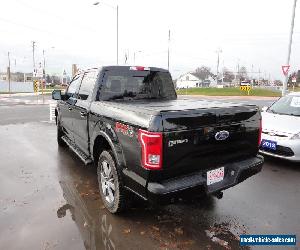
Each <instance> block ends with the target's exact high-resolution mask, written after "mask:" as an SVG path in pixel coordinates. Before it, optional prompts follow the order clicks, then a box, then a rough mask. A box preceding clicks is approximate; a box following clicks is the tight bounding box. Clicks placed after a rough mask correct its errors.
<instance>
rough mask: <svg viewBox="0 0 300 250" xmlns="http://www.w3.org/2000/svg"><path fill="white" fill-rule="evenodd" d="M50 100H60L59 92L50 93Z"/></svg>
mask: <svg viewBox="0 0 300 250" xmlns="http://www.w3.org/2000/svg"><path fill="white" fill-rule="evenodd" d="M52 99H53V100H61V99H62V98H61V90H53V92H52Z"/></svg>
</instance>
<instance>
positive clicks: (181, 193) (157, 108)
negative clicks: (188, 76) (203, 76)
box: [52, 66, 263, 213]
mask: <svg viewBox="0 0 300 250" xmlns="http://www.w3.org/2000/svg"><path fill="white" fill-rule="evenodd" d="M52 98H53V99H55V100H58V103H57V109H56V111H55V115H56V124H57V141H58V144H59V145H60V146H65V145H68V146H69V147H70V148H71V149H73V150H74V152H75V153H76V154H77V155H78V156H79V157H80V158H81V159H82V160H83V161H84V163H85V164H89V163H93V162H94V163H95V165H96V166H97V174H98V181H99V189H100V194H101V196H102V199H103V202H104V204H105V206H106V208H107V209H108V210H109V211H110V212H112V213H117V212H120V211H122V210H123V209H124V208H125V207H126V206H127V205H128V201H129V196H130V195H132V194H135V195H137V196H139V197H141V198H142V199H144V200H147V201H151V202H161V201H164V202H165V201H169V200H170V199H172V200H173V199H176V198H178V197H185V196H191V195H192V196H194V195H195V196H196V195H198V194H201V193H202V194H203V193H206V194H214V195H216V196H217V197H219V198H220V197H221V196H222V190H224V189H227V188H229V187H232V186H234V185H236V184H238V183H240V182H242V181H244V180H245V179H247V178H248V177H250V176H252V175H254V174H256V173H258V172H259V171H261V168H262V164H263V157H262V156H259V155H257V154H258V146H259V143H260V136H261V115H260V112H259V109H258V107H257V106H255V105H245V104H243V105H242V104H235V103H224V102H218V101H208V100H193V99H177V95H176V92H175V88H174V84H173V81H172V78H171V75H170V73H169V72H168V71H167V70H164V69H160V68H154V67H151V68H146V67H139V66H132V67H130V66H107V67H102V68H95V69H90V70H87V71H85V72H82V73H80V74H78V75H76V76H75V77H74V78H73V80H72V81H71V83H70V85H69V87H68V88H67V90H66V92H65V93H64V94H62V92H61V91H59V90H55V91H53V93H52Z"/></svg>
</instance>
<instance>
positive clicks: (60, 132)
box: [57, 121, 67, 147]
mask: <svg viewBox="0 0 300 250" xmlns="http://www.w3.org/2000/svg"><path fill="white" fill-rule="evenodd" d="M63 136H64V132H63V130H62V127H61V126H60V123H59V121H58V122H57V144H58V145H59V146H60V147H65V146H66V145H67V144H66V143H65V141H64V140H63V139H62V137H63Z"/></svg>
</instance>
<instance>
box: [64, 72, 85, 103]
mask: <svg viewBox="0 0 300 250" xmlns="http://www.w3.org/2000/svg"><path fill="white" fill-rule="evenodd" d="M81 79H82V76H81V75H78V76H75V77H74V79H73V80H72V82H71V83H70V85H69V87H68V90H67V92H66V95H67V96H68V98H70V97H74V96H75V94H76V92H77V90H78V88H79V85H80V83H81Z"/></svg>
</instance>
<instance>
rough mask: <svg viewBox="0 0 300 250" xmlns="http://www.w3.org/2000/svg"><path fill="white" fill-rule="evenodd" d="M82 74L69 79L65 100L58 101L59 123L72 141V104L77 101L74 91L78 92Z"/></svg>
mask: <svg viewBox="0 0 300 250" xmlns="http://www.w3.org/2000/svg"><path fill="white" fill-rule="evenodd" d="M81 79H82V76H81V75H77V76H75V77H74V78H73V80H72V81H71V83H70V85H69V87H68V89H67V91H66V94H65V96H66V97H65V101H62V102H61V103H60V110H59V112H60V113H61V115H60V124H61V126H62V127H63V129H64V131H65V132H66V134H67V136H68V137H69V139H71V140H72V141H74V136H73V134H74V132H73V131H74V129H73V127H74V125H73V121H74V111H75V110H74V106H75V104H76V102H77V99H76V93H77V92H78V89H79V86H80V83H81Z"/></svg>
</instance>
